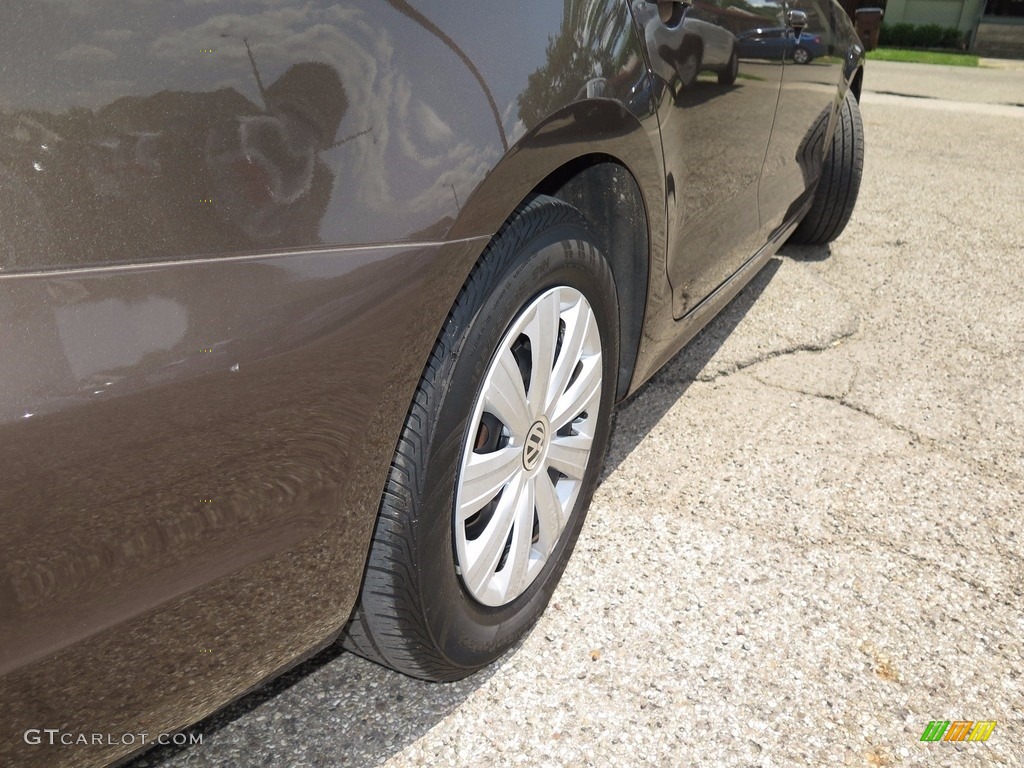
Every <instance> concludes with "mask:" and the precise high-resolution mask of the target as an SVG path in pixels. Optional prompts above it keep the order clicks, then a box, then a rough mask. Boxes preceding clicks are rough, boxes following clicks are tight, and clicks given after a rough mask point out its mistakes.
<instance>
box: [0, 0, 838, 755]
mask: <svg viewBox="0 0 1024 768" xmlns="http://www.w3.org/2000/svg"><path fill="white" fill-rule="evenodd" d="M435 6H436V7H435ZM132 9H133V10H132V13H131V15H130V16H129V17H126V15H125V12H124V6H123V4H122V3H119V2H114V1H113V0H93V1H91V2H88V3H85V2H77V1H76V0H54V2H50V3H35V2H31V3H30V2H23V1H22V0H14V1H13V2H12V1H11V0H7V2H4V3H3V7H2V9H0V56H2V57H3V63H2V67H0V71H2V73H3V76H2V78H0V467H2V468H3V472H2V479H0V521H2V526H3V533H4V536H3V537H2V539H0V567H2V572H0V722H3V723H5V728H4V729H3V733H0V764H6V763H16V764H18V765H47V766H49V765H62V764H68V765H72V764H74V765H78V764H86V763H89V764H92V763H96V764H99V763H104V762H108V761H110V760H113V759H116V758H118V757H119V756H122V755H124V754H126V753H128V752H130V751H132V750H133V749H134V748H137V747H138V746H139V745H138V744H136V745H134V747H133V746H131V745H127V746H124V745H118V746H111V745H107V746H102V747H88V748H86V747H73V748H69V747H54V748H49V747H43V746H29V745H26V744H25V742H24V741H23V738H22V734H23V732H24V730H25V729H27V728H56V727H60V728H62V729H64V730H65V731H74V732H82V733H111V734H120V733H122V732H135V733H138V732H140V731H148V732H151V733H154V732H159V731H166V730H173V729H174V728H178V727H181V726H184V725H186V724H188V723H190V722H194V721H195V720H197V719H199V718H201V717H203V716H204V715H206V714H208V713H209V712H211V711H213V710H214V709H216V708H217V707H219V706H222V705H223V704H225V703H227V702H228V701H230V700H231V699H233V698H235V697H237V696H238V695H240V694H242V693H243V692H245V691H246V690H248V689H249V688H251V687H252V686H254V685H256V684H257V683H259V682H260V681H261V680H263V679H265V678H266V677H267V676H269V675H272V674H274V673H275V672H276V671H278V670H280V669H281V668H282V667H285V666H287V665H288V664H290V663H293V662H294V661H295V660H296V659H297V658H300V657H301V656H302V655H303V654H307V653H309V652H311V651H313V650H315V649H316V648H318V647H320V646H322V645H323V644H324V643H326V642H329V641H330V639H331V638H332V636H333V635H335V634H336V633H337V632H338V631H339V630H340V628H341V626H342V625H343V624H344V622H345V620H346V618H347V616H348V614H349V611H350V610H351V607H352V604H353V602H354V600H355V598H356V595H357V592H358V586H359V582H360V579H361V575H362V569H363V565H364V560H365V556H366V551H367V543H368V540H369V535H370V531H371V528H372V525H373V522H374V514H375V512H376V509H377V505H378V502H379V497H380V492H381V488H382V486H383V482H384V475H385V472H386V469H387V466H388V462H389V459H390V456H391V453H392V451H393V449H394V444H395V440H396V438H397V435H398V431H399V429H400V426H401V424H402V421H403V419H404V417H405V414H406V412H407V409H408V406H409V402H410V399H411V396H412V392H413V389H414V387H415V385H416V382H417V380H418V378H419V375H420V372H421V371H422V368H423V365H424V362H425V360H426V357H427V355H428V354H429V352H430V348H431V345H432V343H433V340H434V338H435V337H436V334H437V331H438V329H439V328H440V326H441V324H442V323H443V321H444V318H445V315H446V313H447V311H448V308H449V307H450V306H451V304H452V302H453V300H454V297H455V295H456V293H457V292H458V290H459V288H460V286H461V285H462V284H463V282H464V280H465V278H466V276H467V275H468V274H469V272H470V270H471V269H472V266H473V264H474V263H475V261H476V259H477V258H478V256H479V254H480V253H481V251H482V250H483V248H484V247H485V245H486V243H487V242H488V240H489V238H490V236H491V235H492V234H493V233H494V232H495V231H496V230H497V228H498V227H499V226H500V225H501V223H502V222H503V221H504V220H505V219H506V218H507V217H508V215H509V214H510V213H511V212H512V211H513V210H514V208H515V207H516V205H517V204H518V203H519V202H520V201H521V200H522V199H523V198H524V197H525V196H527V195H528V194H529V193H530V192H531V191H532V190H534V189H536V188H538V187H539V186H542V185H543V184H544V182H545V179H553V178H556V177H557V176H558V174H559V172H560V169H564V168H566V167H568V166H572V165H573V164H574V163H580V162H584V161H583V160H581V158H582V159H584V160H585V162H591V161H595V162H596V161H597V160H598V159H600V160H601V161H602V162H611V163H615V164H617V165H619V166H621V167H622V168H624V169H625V170H626V171H627V172H628V174H629V177H630V178H631V179H633V180H635V182H636V184H635V187H636V189H637V190H638V192H639V197H640V199H641V201H642V208H643V212H644V214H645V216H644V217H643V220H639V219H638V218H637V217H635V216H634V217H633V218H631V219H630V220H629V221H628V222H626V224H627V225H628V226H630V227H646V228H647V237H646V238H645V239H644V242H646V243H648V244H649V248H650V253H649V254H648V253H626V252H623V253H616V254H614V258H615V259H616V260H617V263H618V264H619V268H620V269H626V268H628V266H629V263H630V259H635V260H637V263H638V264H640V263H641V262H644V263H643V274H646V275H647V276H648V278H647V279H648V285H647V291H646V301H645V302H643V306H638V307H634V308H633V310H634V311H635V312H636V313H637V317H639V318H643V329H644V330H643V343H642V344H641V346H640V348H639V350H637V351H636V365H635V366H628V367H629V369H630V370H631V371H632V384H631V388H633V389H635V388H636V387H637V386H639V384H640V383H642V381H643V380H645V379H646V378H647V377H648V376H649V375H650V374H651V373H653V371H654V370H655V369H656V368H657V367H658V366H659V365H660V364H661V362H663V360H664V359H667V357H668V356H670V354H672V353H673V352H674V351H675V350H676V349H678V347H679V346H680V345H681V344H682V339H683V338H684V337H685V336H688V335H692V332H695V329H696V328H697V327H698V326H697V321H696V320H695V318H696V317H698V316H701V317H703V315H700V313H699V312H698V313H695V314H691V316H690V317H689V318H688V321H687V323H684V324H679V323H676V322H675V321H674V320H673V308H672V303H673V291H672V284H670V282H669V280H668V274H669V264H668V261H667V258H668V254H669V253H676V254H677V256H676V257H675V258H682V259H684V261H685V259H687V258H690V257H689V256H686V254H688V253H692V251H689V250H687V248H686V247H685V244H686V238H685V237H682V235H680V231H681V230H680V224H679V222H680V221H682V220H683V219H684V218H685V216H684V214H683V213H682V212H681V211H680V210H676V209H675V208H674V207H673V205H674V204H675V197H674V196H673V195H672V194H666V185H665V161H664V160H663V157H662V135H661V132H660V131H659V117H661V118H662V120H664V119H665V114H666V110H668V109H670V107H668V106H666V102H665V101H664V93H665V88H666V84H665V83H664V82H661V81H659V80H658V79H657V78H655V77H652V76H651V74H650V72H649V71H648V66H647V63H646V62H645V56H646V55H647V53H646V51H645V46H644V45H643V37H642V30H643V26H642V25H639V26H637V25H634V24H632V23H631V22H630V17H629V11H628V7H627V5H626V3H625V2H622V0H580V1H567V2H565V3H564V4H563V5H562V6H558V5H552V4H551V3H547V2H541V0H536V1H535V2H529V3H521V4H517V7H516V9H515V12H514V13H512V12H508V13H503V14H502V15H501V20H500V23H495V20H494V11H493V10H490V9H489V8H488V7H487V6H486V4H481V3H478V2H469V1H468V0H458V1H453V2H448V3H445V4H443V5H442V4H429V5H428V4H420V3H412V4H410V3H407V2H404V0H388V1H387V2H369V0H367V1H366V2H362V1H357V2H345V3H328V2H319V3H318V2H312V3H304V4H302V5H298V4H296V5H295V6H294V7H293V6H284V7H276V6H275V7H270V6H268V7H262V6H254V5H253V4H249V3H242V2H233V1H231V0H226V1H225V2H223V3H218V4H185V5H181V4H167V3H157V2H152V3H145V2H139V3H135V4H133V5H132ZM852 74H853V72H852V70H851V71H849V73H848V75H847V77H852ZM707 138H708V137H696V136H694V135H688V134H685V133H684V134H681V135H680V136H678V137H676V139H675V140H673V141H679V142H684V143H686V149H685V152H686V153H687V156H699V155H700V152H701V151H702V150H701V147H702V146H704V144H703V142H704V141H705V140H707ZM506 150H507V151H506ZM584 164H585V163H584ZM615 178H622V177H621V176H616V177H615ZM551 183H554V182H551ZM625 186H626V185H623V188H622V189H621V190H619V189H616V190H610V193H611V196H612V197H616V196H618V195H619V193H620V192H621V193H622V194H626V189H625ZM671 217H675V221H676V223H675V224H673V223H672V222H671V221H670V219H671ZM681 217H682V218H681ZM667 237H668V238H669V239H672V238H675V239H674V240H672V242H674V243H675V246H674V247H675V248H676V250H675V251H673V250H672V249H671V248H670V247H669V242H668V241H667V240H666V238H667ZM616 242H618V241H616ZM622 242H626V241H625V240H623V241H622ZM767 252H768V251H767V250H763V251H762V252H761V258H764V257H765V254H766V253H767ZM679 254H683V255H681V256H680V255H679ZM679 263H683V262H679ZM752 264H754V262H748V266H747V271H748V272H749V271H750V269H751V268H752V266H751V265H752ZM693 268H694V269H698V268H699V267H693ZM639 269H640V267H639V266H638V270H639ZM745 279H746V277H745V273H739V274H738V276H737V278H736V279H734V280H733V281H732V282H731V283H729V284H728V286H727V288H725V289H720V291H719V292H718V293H717V294H716V295H715V296H713V297H711V299H709V300H708V301H706V302H705V303H704V304H703V305H700V307H701V309H702V311H703V313H704V315H708V314H709V313H710V308H712V307H713V306H717V304H716V302H720V301H721V300H722V297H723V296H725V295H726V294H727V293H728V292H729V291H732V292H734V291H735V290H738V288H739V287H740V286H741V285H742V283H743V282H744V281H745ZM723 291H724V292H723ZM705 320H706V317H705V318H704V320H701V321H700V322H701V323H702V322H704V321H705ZM638 327H639V325H638ZM637 336H638V338H637V339H636V341H639V340H640V339H639V334H637ZM634 349H635V344H634ZM625 381H626V382H628V381H629V376H627V377H626V379H625ZM621 394H625V389H623V390H622V392H621Z"/></svg>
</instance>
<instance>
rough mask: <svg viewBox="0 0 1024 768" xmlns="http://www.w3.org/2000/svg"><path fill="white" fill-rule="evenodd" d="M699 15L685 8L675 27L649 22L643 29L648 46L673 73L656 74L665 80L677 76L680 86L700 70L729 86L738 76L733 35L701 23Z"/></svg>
mask: <svg viewBox="0 0 1024 768" xmlns="http://www.w3.org/2000/svg"><path fill="white" fill-rule="evenodd" d="M702 15H703V12H702V11H700V10H699V9H696V8H688V9H687V10H686V12H685V15H684V16H683V17H682V20H681V21H679V22H678V23H677V24H674V25H673V24H663V23H649V24H648V25H647V29H646V30H645V32H646V35H647V37H648V44H651V42H653V50H657V51H658V52H659V53H660V57H658V58H659V59H660V62H659V61H655V62H654V66H655V69H657V66H658V64H659V63H661V64H663V65H665V64H668V65H671V66H672V68H673V70H674V71H673V72H657V74H659V75H661V76H662V77H663V78H664V79H665V80H666V81H668V82H672V81H673V80H674V79H675V78H676V77H678V79H679V81H680V83H681V84H682V85H683V87H685V86H688V85H690V84H691V83H692V82H693V81H694V80H696V79H697V75H698V74H700V73H701V72H704V71H711V72H715V73H717V74H718V82H719V83H720V84H722V85H731V84H732V83H734V82H735V81H736V75H737V74H738V73H739V55H740V54H738V53H737V49H736V36H735V35H734V34H733V33H732V32H730V31H729V30H727V29H724V28H723V27H720V26H718V25H717V24H713V23H710V22H709V21H705V20H704V19H703V18H702Z"/></svg>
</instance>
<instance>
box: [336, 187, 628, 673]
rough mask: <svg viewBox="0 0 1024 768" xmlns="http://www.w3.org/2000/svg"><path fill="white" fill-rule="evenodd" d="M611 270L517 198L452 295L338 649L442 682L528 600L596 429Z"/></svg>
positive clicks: (546, 574)
mask: <svg viewBox="0 0 1024 768" xmlns="http://www.w3.org/2000/svg"><path fill="white" fill-rule="evenodd" d="M616 307H617V302H616V293H615V284H614V282H613V280H612V276H611V271H610V269H609V267H608V264H607V263H606V261H605V259H604V258H603V257H602V256H601V254H600V252H599V250H598V248H597V246H596V241H595V238H594V236H593V235H592V234H591V233H590V231H589V229H588V227H587V224H586V221H585V220H584V218H583V217H582V215H581V214H580V213H579V212H578V211H576V209H574V208H572V207H571V206H569V205H567V204H566V203H563V202H561V201H559V200H556V199H553V198H549V197H540V196H538V197H535V198H534V199H533V200H531V201H530V202H529V203H528V204H526V205H524V206H523V207H521V208H520V209H519V210H517V211H516V213H515V214H514V215H513V217H512V218H511V219H510V220H509V222H507V223H506V225H505V226H504V227H503V228H502V230H501V231H500V232H499V233H498V235H497V236H496V238H495V239H494V241H493V242H492V243H491V244H490V246H488V249H487V251H486V252H485V254H484V255H483V256H482V257H481V260H480V262H479V264H478V265H477V266H476V268H475V269H474V271H473V273H472V274H471V275H470V277H469V279H468V281H467V283H466V285H465V286H464V287H463V289H462V291H461V293H460V294H459V297H458V299H457V301H456V304H455V306H454V307H453V308H452V310H451V313H450V314H449V316H448V320H447V321H446V323H445V326H444V329H443V330H442V332H441V334H440V336H439V338H438V341H437V343H436V345H435V347H434V350H433V352H432V354H431V357H430V360H429V362H428V364H427V368H426V370H425V371H424V373H423V377H422V379H421V381H420V384H419V387H418V389H417V392H416V395H415V399H414V402H413V404H412V408H411V410H410V412H409V415H408V417H407V419H406V423H405V427H404V429H403V431H402V435H401V438H400V440H399V443H398V447H397V449H396V451H395V455H394V459H393V460H392V468H391V472H390V476H389V478H388V482H387V487H386V488H385V491H384V495H383V499H382V501H381V506H380V512H379V517H378V522H377V526H376V529H375V532H374V537H373V542H372V546H371V551H370V556H369V560H368V563H367V567H366V575H365V578H364V583H363V588H362V594H361V598H360V604H359V606H358V607H357V609H356V612H355V614H354V615H353V617H352V619H351V621H350V622H349V625H348V627H347V628H346V636H345V644H346V647H348V648H350V649H351V650H354V651H356V652H357V653H360V654H361V655H363V656H366V657H368V658H370V659H372V660H374V661H377V662H380V663H383V664H385V665H387V666H389V667H392V668H394V669H397V670H399V671H401V672H405V673H406V674H409V675H412V676H414V677H419V678H423V679H428V680H454V679H458V678H460V677H463V676H465V675H467V674H470V673H471V672H473V671H475V670H477V669H479V668H480V667H482V666H485V665H486V664H488V663H490V662H491V661H493V660H494V659H496V658H498V657H499V656H500V655H501V654H502V653H504V652H505V651H506V650H508V648H510V647H511V646H512V645H513V644H514V643H515V642H516V641H517V640H518V639H519V638H520V637H521V636H522V635H523V633H524V632H526V630H527V629H529V627H530V626H531V625H532V624H533V623H534V622H535V621H536V620H537V618H538V617H539V616H540V614H541V612H542V611H543V610H544V607H545V606H546V604H547V602H548V599H549V598H550V596H551V593H552V591H553V590H554V588H555V586H556V584H557V583H558V580H559V578H560V576H561V574H562V571H563V569H564V568H565V565H566V562H567V561H568V558H569V555H570V554H571V552H572V549H573V546H574V544H575V542H576V538H577V536H578V535H579V531H580V528H581V527H582V525H583V519H584V515H585V513H586V510H587V507H588V505H589V503H590V498H591V496H592V494H593V492H594V488H595V487H596V485H597V478H598V475H599V473H600V469H601V464H602V462H603V459H604V453H605V448H606V446H607V442H608V433H609V423H610V413H611V408H612V402H613V400H614V395H615V392H614V388H615V381H616V376H615V372H616V370H617V367H618V327H617V311H616Z"/></svg>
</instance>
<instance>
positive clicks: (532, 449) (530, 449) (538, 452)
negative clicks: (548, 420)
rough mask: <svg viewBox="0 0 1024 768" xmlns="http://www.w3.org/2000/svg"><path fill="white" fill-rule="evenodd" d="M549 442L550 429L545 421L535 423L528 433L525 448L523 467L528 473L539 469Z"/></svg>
mask: <svg viewBox="0 0 1024 768" xmlns="http://www.w3.org/2000/svg"><path fill="white" fill-rule="evenodd" d="M547 441H548V428H547V426H546V425H545V424H544V422H543V421H536V422H534V424H533V426H532V427H530V431H529V432H527V433H526V446H525V447H524V448H523V467H524V468H525V469H526V471H527V472H529V471H532V470H534V469H536V468H537V465H538V464H540V460H541V459H542V458H543V456H544V448H545V447H546V444H547Z"/></svg>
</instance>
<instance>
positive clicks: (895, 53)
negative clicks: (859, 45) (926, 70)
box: [868, 48, 978, 67]
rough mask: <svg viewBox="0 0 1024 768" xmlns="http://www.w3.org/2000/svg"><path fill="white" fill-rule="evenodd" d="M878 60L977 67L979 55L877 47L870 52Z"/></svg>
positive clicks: (871, 57) (870, 55) (871, 56)
mask: <svg viewBox="0 0 1024 768" xmlns="http://www.w3.org/2000/svg"><path fill="white" fill-rule="evenodd" d="M868 58H869V59H874V60H876V61H909V62H913V63H914V64H949V65H952V66H954V67H976V66H978V57H977V56H974V55H973V54H970V53H955V52H952V51H950V52H949V53H944V52H943V53H940V52H938V51H913V50H909V49H907V48H876V49H875V50H873V51H870V52H869V53H868Z"/></svg>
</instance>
